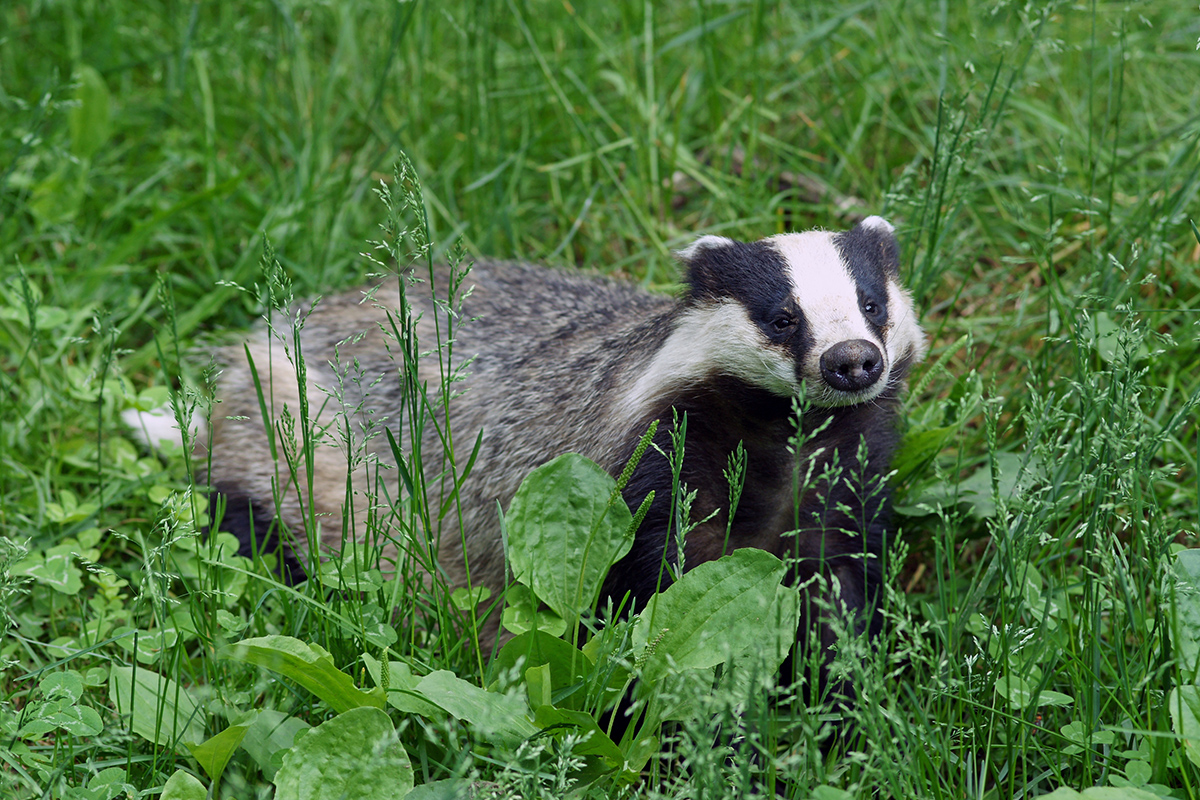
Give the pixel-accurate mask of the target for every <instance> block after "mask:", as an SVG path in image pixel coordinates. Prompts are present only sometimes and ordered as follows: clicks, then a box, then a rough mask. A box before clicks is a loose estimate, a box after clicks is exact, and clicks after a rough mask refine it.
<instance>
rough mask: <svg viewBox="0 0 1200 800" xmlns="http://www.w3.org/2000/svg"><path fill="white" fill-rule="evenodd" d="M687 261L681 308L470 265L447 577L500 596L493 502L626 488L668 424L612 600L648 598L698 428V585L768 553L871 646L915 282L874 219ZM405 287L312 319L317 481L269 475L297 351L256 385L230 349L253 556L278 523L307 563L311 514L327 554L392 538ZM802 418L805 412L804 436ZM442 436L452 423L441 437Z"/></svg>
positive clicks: (217, 466)
mask: <svg viewBox="0 0 1200 800" xmlns="http://www.w3.org/2000/svg"><path fill="white" fill-rule="evenodd" d="M679 257H680V260H681V262H682V265H683V269H684V279H685V280H684V283H685V285H684V287H683V291H682V292H681V294H680V295H679V296H678V297H677V298H670V297H665V296H661V295H656V294H652V293H649V292H646V291H643V290H641V289H639V288H636V287H633V286H631V285H628V284H625V283H620V282H616V281H612V280H607V279H602V278H597V277H590V276H586V275H582V274H570V273H566V272H561V271H554V270H548V269H544V268H541V267H536V266H530V265H526V264H516V263H504V262H488V261H483V262H479V263H476V264H475V265H474V267H473V268H472V270H471V272H470V275H469V276H468V278H467V281H466V285H467V286H471V287H472V288H471V289H470V291H469V292H468V293H467V294H466V297H465V299H464V300H463V303H462V308H461V312H460V314H459V316H458V320H459V321H458V323H457V325H456V327H455V330H454V334H453V347H452V350H450V351H448V350H445V349H444V350H443V351H442V354H441V355H442V360H445V359H448V360H449V364H450V366H451V367H452V368H459V367H462V368H463V372H464V374H465V379H464V380H463V381H462V382H461V383H455V384H453V389H454V396H453V398H452V399H451V400H450V403H449V428H450V430H451V431H452V432H453V435H454V441H455V442H457V447H458V452H457V461H458V463H459V465H460V466H461V465H462V463H463V462H464V461H465V460H466V457H467V455H468V454H469V453H470V445H471V444H473V443H474V441H475V437H476V435H477V434H478V433H479V431H482V438H481V440H480V444H479V451H478V455H477V456H476V459H475V462H474V465H473V467H472V469H471V471H470V473H469V474H468V476H467V477H466V479H465V480H464V481H463V483H462V486H461V487H460V489H459V501H460V503H459V505H460V508H461V516H459V515H458V514H455V513H450V514H446V515H445V516H444V518H443V524H442V527H441V530H440V533H439V538H438V545H437V558H438V562H439V568H440V569H441V570H443V571H444V574H445V576H446V577H447V578H448V580H449V581H450V583H452V584H455V585H467V584H468V582H469V583H470V584H471V585H476V586H477V585H484V586H487V587H489V588H491V589H492V590H493V591H498V590H500V589H501V588H502V587H503V585H504V552H503V545H502V537H501V531H500V519H499V514H498V513H497V503H499V504H500V505H501V506H504V507H507V505H508V503H509V501H510V500H511V499H512V497H513V495H514V493H515V492H516V489H517V487H518V485H519V484H520V482H521V480H522V478H524V476H525V475H526V474H528V473H529V472H530V471H531V470H532V469H534V468H535V467H537V466H539V465H540V464H543V463H545V462H546V461H548V460H550V459H551V458H553V457H555V456H557V455H559V454H561V453H565V452H576V453H580V454H583V455H585V456H587V457H588V458H591V459H592V460H594V461H596V462H597V463H598V464H600V466H601V467H603V468H604V469H605V470H606V471H608V472H609V473H610V474H613V475H616V474H617V473H619V472H620V470H621V469H622V467H623V466H624V465H625V463H626V461H627V460H628V459H629V457H630V456H631V454H632V453H633V450H634V448H635V446H636V444H637V442H638V440H639V439H640V437H641V436H642V435H643V434H644V433H645V431H646V430H647V428H648V427H649V426H650V424H651V423H652V422H653V421H655V420H658V421H659V423H660V425H659V428H658V433H657V435H656V441H655V444H656V445H658V447H657V448H652V449H651V450H649V451H648V452H647V453H646V455H645V457H644V458H643V459H642V461H641V462H640V464H639V466H638V468H637V470H636V471H635V472H634V474H633V476H632V479H631V480H630V481H629V483H628V485H627V487H626V488H625V498H626V500H627V501H628V502H629V504H630V506H631V507H633V508H637V507H638V505H639V504H640V503H641V502H642V500H643V499H644V498H645V496H646V495H647V494H648V493H649V492H650V491H651V490H653V491H654V492H655V499H654V501H653V503H652V505H651V508H650V510H649V513H648V514H647V516H646V518H645V520H644V521H643V523H642V525H641V526H640V528H639V529H638V532H637V534H636V539H635V542H634V545H633V548H632V550H631V552H630V553H629V555H628V556H627V557H626V558H625V559H624V560H622V561H621V562H620V563H619V564H617V565H615V566H614V567H613V569H612V571H611V573H610V575H609V579H608V583H607V585H606V588H605V591H606V592H607V593H608V594H609V595H610V596H612V597H614V599H615V600H616V601H617V602H620V601H621V600H622V599H623V598H625V597H626V595H627V594H628V595H631V596H632V598H633V599H634V603H635V604H639V603H640V602H644V601H645V600H646V599H647V598H648V597H649V596H650V594H651V593H653V592H654V591H655V590H656V589H657V588H660V586H664V585H665V584H666V582H668V581H669V577H668V575H667V574H664V573H669V571H664V570H663V569H662V566H663V564H664V562H665V563H674V562H675V561H676V560H677V558H678V553H679V550H680V548H679V547H678V543H677V542H676V540H675V538H674V537H675V533H674V526H673V524H672V521H671V520H670V519H669V516H670V507H671V506H670V495H671V487H672V473H671V467H670V463H669V462H668V460H667V458H666V457H665V456H664V455H663V453H668V454H669V453H670V452H671V451H672V446H671V437H670V433H671V430H672V427H673V425H674V424H676V420H680V421H682V420H683V419H685V418H686V439H685V442H684V459H683V471H682V476H681V481H682V483H684V484H686V488H687V489H688V490H689V491H694V492H695V493H696V497H695V500H694V502H693V504H692V507H691V517H692V519H693V520H705V521H703V522H701V523H700V524H699V525H698V526H697V527H695V529H694V530H692V531H691V532H690V533H689V534H688V536H687V537H686V539H685V541H684V544H683V547H682V551H683V553H684V567H685V569H686V568H691V567H694V566H695V565H697V564H700V563H702V562H705V561H709V560H712V559H715V558H719V557H720V556H721V555H722V554H724V553H726V552H729V551H731V550H733V549H736V548H741V547H756V548H760V549H763V550H767V551H770V552H772V553H774V554H776V555H778V556H780V557H781V558H785V559H788V560H789V562H790V563H791V565H792V579H793V580H794V581H796V582H798V583H801V584H804V585H806V586H810V587H812V588H811V591H813V592H819V593H821V594H822V598H823V599H822V602H821V604H820V607H821V608H825V609H829V608H838V609H841V610H842V612H843V613H848V614H850V615H853V616H854V617H855V619H854V620H853V621H852V624H853V625H856V626H858V627H859V628H860V629H861V628H862V627H864V626H866V627H871V626H873V624H874V623H873V620H874V618H875V617H874V615H873V613H872V612H871V608H872V607H873V605H874V598H875V593H876V589H877V587H878V584H879V578H880V571H881V566H882V558H883V556H884V552H885V535H886V532H887V498H886V491H885V489H884V487H883V479H884V476H885V475H886V474H887V471H888V468H889V462H890V459H891V455H892V451H893V450H894V448H895V445H896V442H897V435H898V434H897V431H896V422H897V419H896V417H897V412H898V393H899V392H900V391H901V388H902V385H903V383H904V378H905V376H906V374H907V372H908V369H909V367H910V366H911V365H912V364H913V363H914V362H916V361H919V360H920V359H921V358H922V357H923V355H924V350H925V344H924V337H923V334H922V332H921V329H920V327H919V325H918V323H917V319H916V315H915V313H914V311H913V308H912V303H911V300H910V298H909V296H908V295H907V293H906V292H905V291H904V290H903V289H902V288H901V286H900V282H899V274H898V256H897V246H896V241H895V238H894V235H893V231H892V228H891V226H890V225H889V224H888V223H887V222H885V221H884V220H882V219H880V218H878V217H871V218H869V219H867V220H865V221H863V222H862V223H860V224H859V225H857V226H856V227H855V228H853V229H852V230H850V231H846V232H842V233H829V232H824V231H809V232H805V233H794V234H783V235H779V236H775V237H771V238H768V239H764V240H761V241H759V242H754V243H743V242H735V241H733V240H730V239H726V238H724V237H717V236H703V237H701V238H699V239H698V240H697V241H695V242H694V243H693V244H692V245H691V246H689V247H688V248H686V249H685V250H683V251H681V252H680V253H679ZM430 277H431V279H432V280H433V281H434V282H435V284H436V283H442V282H444V281H446V280H448V277H447V276H446V275H445V274H443V273H437V272H435V273H434V275H433V276H430ZM435 289H436V287H435ZM398 291H399V290H398V289H397V288H395V287H381V288H380V289H378V290H377V291H375V292H374V293H367V294H364V293H363V292H361V291H359V292H351V293H348V294H344V295H341V296H336V297H333V298H329V299H326V300H324V301H322V302H321V303H319V304H317V305H316V307H315V309H314V310H312V311H311V313H309V314H307V316H306V317H305V319H304V323H303V327H302V331H301V336H300V347H301V350H302V353H303V357H304V363H305V365H306V380H305V382H304V385H305V394H306V397H305V399H306V401H307V405H308V414H309V416H310V418H311V419H312V420H313V421H314V423H315V429H316V430H318V431H319V432H321V433H320V435H319V436H318V437H317V438H318V444H317V446H316V448H315V450H314V454H313V457H312V460H311V463H312V464H313V467H312V469H311V473H312V474H311V476H310V475H309V474H308V470H307V469H306V468H304V467H298V469H300V470H301V471H302V472H303V473H304V474H302V475H298V476H292V475H291V474H290V473H289V472H288V469H287V467H286V466H285V465H284V464H283V463H281V462H282V461H283V459H282V458H279V459H275V458H273V457H272V444H271V442H270V441H269V439H268V436H267V434H266V433H265V424H264V420H263V407H264V405H265V407H266V410H267V414H268V416H269V417H271V419H270V420H268V422H267V423H266V424H270V425H274V424H275V422H276V421H277V420H278V418H279V415H280V413H281V411H282V409H283V407H284V406H286V407H287V408H288V409H289V413H290V415H291V416H292V417H293V418H295V417H298V416H299V408H300V405H301V402H300V401H301V397H300V392H301V390H300V383H299V381H298V380H297V377H296V369H295V367H294V365H293V364H292V363H290V360H294V353H293V352H291V351H292V350H293V349H294V347H295V345H294V343H293V342H292V340H290V339H287V340H286V341H285V340H281V339H274V340H273V337H272V334H271V333H270V332H269V331H265V330H264V331H260V332H259V333H257V334H255V335H254V337H253V338H252V339H251V340H250V341H249V342H248V343H247V345H246V348H247V349H248V352H249V353H250V356H251V361H253V363H254V366H255V369H256V370H257V374H258V378H257V381H256V379H255V377H254V375H253V373H252V370H251V368H250V366H249V365H248V363H247V359H246V357H245V352H246V350H243V348H242V347H241V346H239V347H236V348H231V349H230V350H229V351H227V352H226V353H225V360H226V363H227V366H226V369H225V371H224V373H223V375H222V378H221V381H220V384H219V387H218V399H219V400H220V403H221V405H220V406H218V408H217V410H216V412H215V413H214V415H213V416H214V426H213V435H212V448H213V451H212V455H211V471H210V473H209V479H210V482H211V484H212V486H213V487H214V489H215V490H216V491H217V492H219V493H221V494H223V495H224V496H225V498H226V500H227V511H226V514H225V521H224V523H223V524H224V526H225V527H226V528H228V529H230V530H233V531H234V532H235V533H237V534H238V535H239V536H240V537H242V538H243V539H244V540H246V539H248V538H249V536H250V530H251V528H253V529H254V530H255V531H256V535H257V536H258V537H260V538H261V537H262V536H263V534H264V532H266V531H267V530H268V528H269V527H270V526H271V525H272V522H273V521H276V520H277V521H278V522H281V523H282V525H283V526H285V527H286V528H287V529H290V530H291V531H292V532H294V533H296V534H297V535H296V539H297V542H298V545H297V546H299V547H303V536H302V535H301V534H299V532H300V531H302V530H304V527H305V525H304V523H305V519H306V517H308V519H309V520H310V527H311V521H312V520H316V521H317V522H318V523H319V527H320V530H321V544H322V547H323V548H325V549H328V550H331V551H332V550H337V549H339V548H341V547H343V546H345V543H346V542H347V541H350V540H355V539H361V537H362V536H363V535H364V533H365V531H366V529H367V518H368V517H373V518H374V520H375V521H376V522H377V523H378V522H382V523H383V528H384V529H385V530H386V529H387V516H388V509H389V507H390V505H391V504H394V503H395V502H396V501H397V500H398V499H399V491H398V489H397V487H398V486H399V485H401V481H400V478H399V477H398V475H397V471H396V470H395V469H393V467H394V459H393V455H392V448H391V447H390V445H389V442H388V438H387V436H385V435H383V433H382V430H383V427H384V426H389V427H391V428H392V433H393V435H394V436H395V438H396V439H397V440H399V441H400V442H401V444H402V447H404V448H411V447H412V445H413V442H412V441H410V438H411V437H410V434H409V430H408V426H407V425H397V424H396V422H395V421H396V420H399V419H400V418H401V417H402V415H401V409H402V407H403V404H404V402H405V396H404V390H403V384H402V382H401V381H400V380H398V378H397V374H398V373H397V370H398V367H399V366H400V365H401V363H402V362H401V359H400V357H399V355H398V349H399V346H398V344H397V342H396V341H395V340H394V337H392V336H389V335H388V333H387V331H389V330H391V329H392V324H391V322H389V317H388V312H389V311H390V312H391V314H392V315H393V319H394V318H395V315H397V314H399V309H400V308H401V301H400V298H399V296H398ZM406 296H407V299H408V302H409V304H411V307H412V309H413V319H414V320H416V322H415V325H416V330H417V335H418V339H419V341H420V342H421V343H422V347H425V348H431V347H433V346H434V343H435V342H436V341H437V339H438V336H439V334H440V335H441V336H442V337H445V335H446V333H445V332H446V324H447V322H448V320H447V311H446V310H445V307H444V306H443V305H438V304H435V303H434V302H432V300H431V299H430V297H431V292H430V291H429V290H428V288H425V287H420V286H415V287H409V289H408V290H407V292H406ZM364 297H365V298H366V300H365V301H364ZM285 356H286V357H285ZM468 360H469V363H467V362H468ZM464 365H465V366H464ZM444 369H445V368H444V367H443V366H439V356H438V355H437V354H436V353H434V354H428V355H426V356H425V357H423V358H421V359H419V361H418V371H419V374H420V378H421V381H422V382H424V383H426V384H427V385H428V386H429V387H436V386H437V385H438V383H439V382H440V381H441V380H442V379H443V375H444ZM259 387H261V389H262V398H263V400H262V401H261V402H260V397H259ZM798 400H799V402H798V403H797V401H798ZM797 405H799V407H801V408H803V409H804V410H803V413H802V414H801V416H800V418H799V419H797V415H796V411H795V409H796V408H797ZM436 407H437V406H436V404H435V408H436ZM437 413H438V414H441V412H440V411H438V412H437ZM347 420H348V421H349V425H347ZM446 421H447V420H446V418H445V417H444V416H440V417H439V419H438V426H445V424H446ZM435 427H437V426H435V425H432V424H430V425H427V426H426V428H425V431H424V434H423V435H422V442H421V448H422V460H423V463H424V464H425V465H426V470H427V472H432V473H433V474H428V475H427V478H428V483H429V485H430V486H431V487H435V489H434V491H435V497H434V500H435V502H436V503H437V504H439V505H440V502H439V501H440V499H441V498H440V497H437V496H436V487H438V486H444V485H446V482H445V481H440V482H439V481H438V480H437V479H436V477H435V475H436V472H437V470H440V469H442V465H443V458H442V457H443V456H444V455H445V454H444V452H443V449H442V443H441V442H442V440H441V438H440V437H439V435H438V432H437V431H436V430H435ZM397 428H399V430H397ZM797 430H799V431H800V432H801V434H800V438H799V439H795V440H794V439H793V437H795V436H796V434H797ZM347 431H349V433H347ZM793 441H795V442H799V448H798V449H797V448H795V447H793V446H792V445H790V444H789V442H793ZM739 443H740V444H741V445H742V447H743V448H744V452H745V463H746V468H745V481H744V488H743V490H742V492H741V497H740V501H739V503H738V505H737V508H736V512H735V514H734V517H733V521H732V525H729V524H728V522H729V521H728V516H727V511H728V507H729V497H730V487H729V484H728V479H727V477H726V474H725V471H726V469H727V466H728V464H729V456H730V453H732V452H733V451H734V450H735V449H736V448H737V447H738V445H739ZM659 451H661V452H659ZM864 454H865V458H862V456H863V455H864ZM348 473H349V480H348V479H347V474H348ZM293 477H294V478H295V479H293ZM309 486H311V487H312V488H311V493H310V491H309V489H308V487H309ZM297 487H298V488H297ZM276 498H282V501H281V502H280V503H278V504H277V503H276ZM346 510H349V513H345V511H346ZM376 527H378V525H376ZM419 546H421V545H419V544H418V543H416V542H406V541H405V540H404V538H403V536H399V535H397V536H395V537H394V538H393V540H392V542H391V543H390V544H389V545H388V546H387V547H386V548H385V553H384V555H385V558H396V559H397V560H398V562H405V563H412V562H411V561H410V560H407V559H405V558H404V555H405V552H404V551H405V550H406V549H407V548H410V547H419ZM416 561H419V559H417V560H416ZM468 565H469V575H468ZM815 576H821V579H820V580H816V581H814V580H812V579H813V578H814V577H815ZM834 579H836V580H834ZM660 581H661V583H660ZM827 623H828V619H827V614H826V612H821V613H818V614H815V615H814V616H813V617H812V620H811V622H810V623H809V624H808V627H809V628H810V629H812V628H817V629H818V630H817V636H818V637H819V639H820V640H821V642H822V643H823V645H825V646H828V645H829V644H830V643H831V642H832V640H833V632H832V628H831V627H830V626H829V625H828V624H827Z"/></svg>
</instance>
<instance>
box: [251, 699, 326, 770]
mask: <svg viewBox="0 0 1200 800" xmlns="http://www.w3.org/2000/svg"><path fill="white" fill-rule="evenodd" d="M311 728H312V726H311V725H309V724H308V723H307V722H305V721H304V720H302V719H300V718H298V717H291V716H288V715H287V714H285V713H283V712H282V711H276V710H274V709H264V710H263V711H260V712H258V715H257V716H256V717H255V719H254V722H253V723H251V725H250V727H249V728H248V729H247V730H246V736H245V738H244V739H242V748H243V749H245V751H246V752H247V753H249V754H250V757H251V758H253V759H254V763H255V764H258V767H259V769H261V770H262V771H263V775H264V776H265V777H266V778H267V780H272V779H274V777H275V772H276V770H277V769H278V768H279V761H278V758H279V754H280V753H282V752H286V751H287V750H288V749H290V748H291V746H292V744H293V743H295V741H296V736H297V735H298V734H299V733H300V732H301V731H307V730H310V729H311Z"/></svg>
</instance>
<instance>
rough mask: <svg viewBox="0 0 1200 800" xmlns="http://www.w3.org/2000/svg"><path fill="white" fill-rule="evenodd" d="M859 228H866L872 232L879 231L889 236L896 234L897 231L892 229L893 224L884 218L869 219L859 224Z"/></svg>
mask: <svg viewBox="0 0 1200 800" xmlns="http://www.w3.org/2000/svg"><path fill="white" fill-rule="evenodd" d="M858 227H860V228H866V229H867V230H870V231H878V232H879V233H884V234H887V235H889V236H891V235H894V234H895V233H896V229H895V228H893V227H892V223H890V222H888V221H887V220H886V219H884V218H883V217H867V218H866V219H864V220H863V221H862V222H860V223H858Z"/></svg>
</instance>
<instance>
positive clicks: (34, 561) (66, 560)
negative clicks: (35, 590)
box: [12, 552, 83, 595]
mask: <svg viewBox="0 0 1200 800" xmlns="http://www.w3.org/2000/svg"><path fill="white" fill-rule="evenodd" d="M12 572H13V574H14V575H24V576H27V577H30V578H33V579H34V580H35V581H37V582H38V583H40V584H42V585H43V586H49V587H50V588H51V589H53V590H54V591H56V592H59V593H60V594H65V595H76V594H79V590H80V589H82V588H83V581H82V580H81V579H82V577H83V570H81V569H80V568H79V567H77V566H75V559H74V557H73V556H72V555H71V554H70V553H57V552H50V553H47V554H46V556H45V558H43V557H42V556H41V555H35V556H30V557H29V558H27V559H25V560H24V561H22V562H20V563H19V564H16V565H14V566H13V568H12Z"/></svg>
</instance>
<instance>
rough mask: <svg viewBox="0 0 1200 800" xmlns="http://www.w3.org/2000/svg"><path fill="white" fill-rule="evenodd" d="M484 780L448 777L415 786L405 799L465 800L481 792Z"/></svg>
mask: <svg viewBox="0 0 1200 800" xmlns="http://www.w3.org/2000/svg"><path fill="white" fill-rule="evenodd" d="M481 783H483V782H482V781H470V780H465V779H463V778H446V779H445V780H441V781H431V782H430V783H423V784H421V785H420V786H417V787H414V788H413V790H412V791H411V792H409V793H408V794H406V795H404V800H464V798H470V797H474V796H476V795H478V794H479V790H480V784H481Z"/></svg>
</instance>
